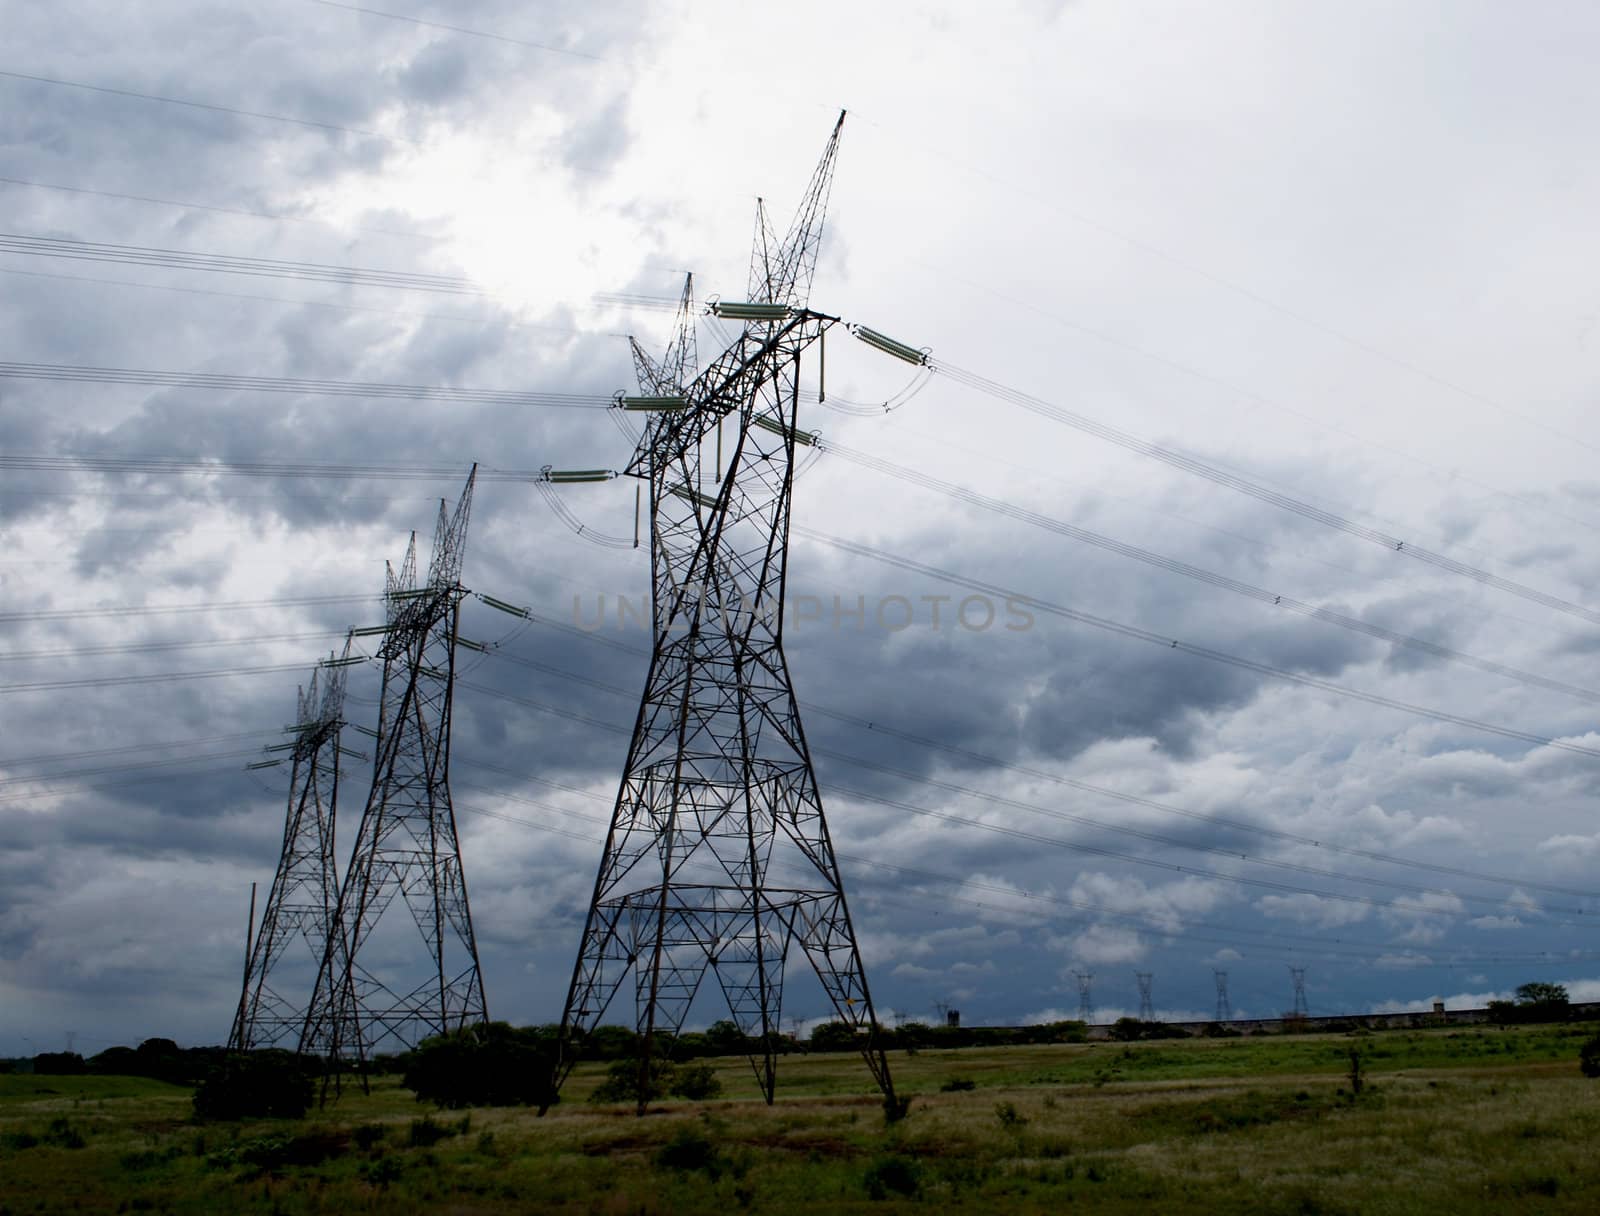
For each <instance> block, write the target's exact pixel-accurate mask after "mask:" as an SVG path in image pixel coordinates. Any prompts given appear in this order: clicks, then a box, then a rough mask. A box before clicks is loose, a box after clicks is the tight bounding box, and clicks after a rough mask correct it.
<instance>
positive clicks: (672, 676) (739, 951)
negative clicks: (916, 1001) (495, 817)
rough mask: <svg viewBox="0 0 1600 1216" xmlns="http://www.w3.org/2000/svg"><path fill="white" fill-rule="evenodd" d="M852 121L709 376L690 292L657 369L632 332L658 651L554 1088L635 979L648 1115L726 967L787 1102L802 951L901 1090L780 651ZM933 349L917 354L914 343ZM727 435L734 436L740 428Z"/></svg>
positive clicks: (886, 1079) (725, 981)
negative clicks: (803, 390) (837, 178)
mask: <svg viewBox="0 0 1600 1216" xmlns="http://www.w3.org/2000/svg"><path fill="white" fill-rule="evenodd" d="M843 122H844V116H843V115H842V114H841V115H840V118H839V123H838V124H836V125H835V126H834V129H833V133H832V135H831V136H830V137H829V140H828V144H827V147H826V149H825V150H824V152H823V155H822V160H821V162H820V163H819V164H818V166H817V168H816V171H815V173H814V174H813V175H812V179H811V184H810V187H809V189H808V190H807V192H806V195H805V198H804V200H803V201H802V203H801V205H800V208H799V210H798V212H797V213H796V215H795V218H794V221H793V222H792V224H791V225H790V227H789V231H788V234H787V236H786V237H785V238H784V239H783V240H782V241H781V242H779V241H778V239H777V237H776V236H775V234H774V233H773V231H772V229H771V227H770V224H769V222H768V218H767V213H766V209H765V206H764V204H760V203H758V205H757V213H756V239H755V247H754V250H753V253H752V256H751V266H750V285H749V294H748V298H747V299H746V300H744V301H741V302H737V303H730V302H726V301H723V302H719V303H716V304H713V305H712V308H711V311H712V312H713V313H714V314H715V315H716V316H717V317H719V318H721V319H723V320H727V321H735V322H739V323H741V324H742V326H743V328H742V331H741V333H740V334H739V336H738V337H737V338H736V339H735V340H734V342H733V344H732V345H731V346H729V347H728V349H727V350H725V351H724V352H723V353H722V354H721V355H719V356H718V357H717V358H716V359H715V360H714V361H713V362H712V363H711V365H710V366H709V367H708V368H706V369H705V370H704V371H703V372H701V373H699V374H698V375H695V366H694V359H695V350H694V341H693V333H692V331H693V326H694V309H693V297H692V292H693V283H692V280H691V281H690V282H688V283H686V284H685V288H684V295H683V301H682V305H681V307H680V310H679V318H678V329H677V334H676V336H675V337H674V339H673V342H672V344H671V345H670V346H669V348H668V350H667V354H666V356H665V358H663V359H662V360H661V361H660V362H656V361H655V360H652V359H651V358H650V357H649V356H648V355H646V354H645V353H644V351H643V350H642V349H641V348H640V347H639V346H638V345H637V344H635V345H634V347H633V350H634V360H635V368H636V371H637V373H638V379H639V390H640V393H641V396H639V397H634V398H627V397H624V398H621V399H620V400H619V403H618V404H619V407H620V408H622V409H624V410H629V411H634V412H637V413H639V414H641V415H642V416H643V417H644V419H645V428H644V435H643V438H642V439H641V440H640V442H639V446H638V449H637V451H636V452H635V453H634V457H633V460H632V462H631V463H630V464H629V466H628V467H627V469H626V472H627V474H629V475H631V476H634V477H637V478H639V479H640V480H641V481H642V482H643V483H645V484H647V485H648V486H649V489H650V495H649V535H650V559H651V573H652V592H653V599H654V610H655V620H654V628H655V634H654V648H653V651H652V654H651V658H650V667H649V673H648V675H647V677H646V681H645V691H644V696H643V698H642V700H641V703H640V706H639V715H638V719H637V723H636V725H635V728H634V732H633V740H632V743H631V744H630V745H629V748H628V756H627V760H626V763H625V765H624V769H623V776H622V782H621V786H620V789H619V791H618V794H617V800H616V808H615V811H614V813H613V816H612V821H611V828H610V832H609V834H608V836H607V840H606V845H605V851H604V854H603V856H602V858H601V862H600V868H599V872H598V874H597V875H596V878H595V886H594V894H593V896H592V898H591V901H590V905H589V912H588V917H587V922H586V924H585V926H584V931H583V939H582V943H581V945H580V947H579V950H578V958H577V962H576V965H575V967H574V969H573V976H572V983H571V986H570V988H569V990H568V994H567V1000H566V1004H565V1006H564V1008H563V1011H562V1017H561V1033H560V1041H559V1054H558V1060H557V1064H556V1068H555V1075H554V1078H553V1080H554V1087H559V1086H560V1084H561V1082H562V1081H563V1080H564V1079H565V1078H566V1076H567V1074H568V1073H569V1072H570V1071H571V1069H572V1066H573V1063H574V1062H575V1060H576V1057H577V1052H578V1050H579V1047H580V1044H581V1040H582V1038H583V1037H584V1036H585V1035H586V1034H587V1033H588V1032H590V1031H591V1030H593V1029H594V1028H595V1027H596V1026H597V1025H598V1024H599V1022H600V1019H601V1017H602V1016H603V1015H604V1013H605V1011H606V1009H607V1007H608V1006H609V1005H610V1003H611V1000H612V998H613V997H614V996H615V995H616V992H617V990H618V988H619V987H620V986H621V984H622V982H623V980H624V978H625V977H626V976H627V975H628V974H629V973H630V972H631V973H632V974H633V976H634V1007H635V1018H636V1022H635V1024H636V1026H637V1029H638V1033H639V1044H640V1052H639V1077H640V1085H639V1110H640V1112H641V1113H642V1112H643V1110H644V1106H645V1102H646V1099H647V1094H648V1084H649V1078H650V1075H651V1074H650V1069H651V1061H652V1058H653V1057H654V1056H656V1055H658V1054H660V1053H661V1052H662V1051H663V1040H665V1041H669V1042H670V1040H671V1038H672V1037H673V1036H675V1035H676V1034H677V1033H678V1031H679V1029H680V1027H681V1026H682V1024H683V1020H684V1018H685V1016H686V1015H687V1014H688V1011H689V1007H690V1004H691V1003H692V1001H693V1000H694V997H695V994H696V992H697V991H698V990H699V989H700V987H701V985H702V983H703V982H704V980H705V979H706V977H707V976H708V975H709V976H711V977H712V978H713V980H714V986H715V988H716V989H718V990H720V992H721V994H722V997H723V999H724V1001H725V1002H726V1003H727V1007H728V1011H729V1014H730V1015H731V1017H732V1020H733V1021H734V1022H735V1023H736V1024H737V1025H738V1027H739V1029H740V1031H741V1032H742V1033H743V1034H744V1035H746V1036H747V1039H748V1041H749V1042H750V1043H752V1044H754V1045H757V1047H756V1050H755V1051H754V1052H753V1053H752V1055H751V1065H752V1067H753V1068H754V1070H755V1075H756V1080H757V1083H758V1084H759V1085H760V1088H761V1092H762V1095H763V1096H764V1097H765V1098H766V1100H767V1102H768V1103H771V1102H772V1100H773V1092H774V1087H775V1085H776V1073H775V1068H776V1061H775V1051H774V1042H773V1040H774V1036H775V1033H776V1031H777V1029H778V1026H779V1020H780V1017H781V1014H782V995H783V982H784V962H785V959H786V957H787V955H788V952H789V948H790V946H791V944H795V945H798V946H799V947H800V952H801V953H802V954H803V955H804V956H805V957H806V959H807V960H808V961H809V962H810V963H811V965H812V967H813V968H814V969H815V971H816V973H817V976H818V978H819V979H820V980H821V982H822V986H823V989H824V990H825V992H826V993H827V995H828V999H829V1001H830V1002H831V1004H832V1005H833V1011H834V1015H835V1016H836V1017H837V1018H838V1019H839V1020H840V1021H842V1022H844V1023H845V1024H846V1025H848V1026H850V1027H851V1028H852V1029H853V1030H854V1031H855V1032H856V1041H857V1044H858V1045H859V1047H860V1050H861V1053H862V1055H863V1057H864V1058H865V1060H866V1063H867V1067H868V1068H869V1070H870V1071H871V1073H872V1076H873V1078H874V1080H875V1081H876V1082H877V1083H878V1085H879V1086H880V1088H881V1089H882V1090H883V1092H884V1095H885V1109H886V1110H891V1111H892V1110H894V1109H895V1102H894V1087H893V1083H892V1081H891V1079H890V1076H889V1064H888V1060H887V1058H886V1057H885V1055H884V1051H883V1047H882V1043H881V1041H880V1037H879V1027H878V1021H877V1017H876V1014H875V1012H874V1010H873V1005H872V997H871V994H870V992H869V991H868V988H867V978H866V972H865V970H864V969H863V967H862V964H861V954H860V950H859V948H858V946H857V940H856V934H855V929H854V927H853V925H852V923H851V920H850V913H849V909H848V907H847V906H846V903H845V895H844V885H843V882H842V879H841V877H840V873H839V865H838V860H837V858H836V857H835V855H834V851H833V843H832V840H831V838H830V837H829V834H828V828H827V824H826V822H825V821H824V818H823V810H822V798H821V795H820V793H819V791H818V788H817V780H816V774H815V772H814V771H813V768H812V763H811V753H810V749H809V747H808V745H807V743H806V736H805V731H804V729H803V728H802V726H801V723H800V715H799V710H798V706H797V704H796V698H795V693H794V688H793V686H792V683H791V680H790V677H789V670H788V663H787V661H786V659H785V658H784V653H783V610H784V588H785V573H786V568H787V562H788V543H789V512H790V498H791V491H792V487H793V479H794V469H795V449H796V447H801V448H804V447H809V446H812V445H813V444H814V443H815V437H814V436H813V435H811V434H809V433H808V432H805V431H802V430H801V429H800V427H799V425H798V409H799V402H800V382H801V359H802V356H803V354H804V353H805V352H806V351H807V349H808V348H809V347H810V346H811V345H812V344H813V343H815V342H817V341H819V339H821V337H822V335H823V334H824V332H826V330H827V329H828V328H830V327H831V326H833V325H834V324H836V323H837V321H838V318H836V317H831V316H827V315H825V314H823V313H818V312H813V311H812V310H811V309H810V308H808V307H807V303H808V299H809V295H810V290H811V280H812V277H813V275H814V273H815V270H816V261H817V253H818V249H819V247H820V242H821V239H822V229H823V217H824V215H825V213H826V210H827V202H828V194H829V190H830V187H831V184H832V180H833V169H834V163H835V159H836V156H837V153H838V146H839V134H840V128H841V127H842V125H843ZM913 353H914V352H913ZM724 431H726V432H727V434H726V436H725V435H724V433H723V432H724Z"/></svg>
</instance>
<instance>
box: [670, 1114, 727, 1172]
mask: <svg viewBox="0 0 1600 1216" xmlns="http://www.w3.org/2000/svg"><path fill="white" fill-rule="evenodd" d="M655 1160H656V1164H657V1165H658V1166H660V1167H661V1168H662V1169H665V1170H680V1171H682V1172H684V1173H688V1172H689V1171H691V1170H701V1171H703V1172H705V1173H706V1174H708V1175H709V1176H710V1177H711V1178H712V1179H713V1180H715V1179H716V1178H719V1177H721V1175H722V1171H723V1168H724V1165H725V1162H724V1161H723V1157H722V1154H721V1153H720V1152H718V1151H717V1146H716V1145H714V1144H712V1143H711V1141H710V1140H708V1139H706V1137H705V1136H703V1135H701V1134H700V1133H699V1132H697V1131H695V1130H693V1129H692V1128H687V1127H686V1128H683V1129H682V1130H681V1131H679V1132H678V1134H677V1135H675V1136H673V1137H672V1139H671V1140H668V1141H667V1142H666V1143H665V1144H663V1145H662V1146H661V1149H660V1151H658V1152H657V1153H656V1158H655Z"/></svg>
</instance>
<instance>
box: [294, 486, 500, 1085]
mask: <svg viewBox="0 0 1600 1216" xmlns="http://www.w3.org/2000/svg"><path fill="white" fill-rule="evenodd" d="M476 478H477V466H476V465H474V466H473V470H472V475H471V476H469V477H468V478H467V484H466V488H465V489H464V490H462V492H461V498H460V500H459V501H458V502H457V503H456V507H455V511H454V513H447V509H446V505H445V503H444V502H443V501H442V500H441V501H440V503H439V520H438V525H437V527H436V530H435V532H434V537H433V556H432V558H431V559H430V561H429V562H428V574H427V579H426V581H424V582H421V583H419V582H418V581H417V538H416V534H415V533H413V534H412V537H411V543H410V545H409V547H408V548H407V549H406V556H405V560H404V561H403V562H402V563H401V566H400V570H399V571H398V572H396V571H395V570H394V568H393V567H389V569H388V574H387V578H386V586H385V592H384V599H385V603H386V605H387V617H388V620H387V623H386V624H385V625H384V626H383V627H382V629H381V630H374V631H373V632H381V633H382V635H383V642H382V645H381V646H380V647H379V650H378V657H379V658H380V659H381V660H382V661H383V692H382V697H381V702H380V709H379V717H378V734H377V742H376V745H375V751H376V755H375V758H374V764H373V777H372V790H371V792H370V794H368V796H367V805H366V809H365V810H364V811H363V812H362V816H361V826H360V829H359V830H358V832H357V834H356V842H355V848H354V849H353V850H352V852H351V855H350V866H349V868H348V870H347V871H346V873H345V878H344V883H343V885H342V886H341V888H340V891H339V909H338V918H337V924H338V925H339V927H340V928H341V930H342V932H341V933H337V934H334V935H332V936H330V938H329V944H328V950H327V952H326V954H325V956H324V959H323V965H322V969H321V972H320V974H319V975H318V978H317V987H316V993H315V996H314V998H313V1001H312V1007H311V1012H310V1014H309V1015H308V1016H307V1019H306V1026H305V1033H304V1035H303V1038H302V1042H303V1043H304V1044H305V1047H306V1049H307V1050H311V1049H317V1050H323V1051H325V1052H326V1053H327V1055H328V1056H329V1058H330V1060H331V1061H332V1062H333V1063H334V1064H335V1066H337V1065H338V1064H340V1063H350V1062H353V1063H356V1064H358V1065H360V1064H364V1063H365V1061H366V1060H367V1059H368V1058H369V1057H370V1056H371V1055H372V1053H373V1052H374V1051H376V1050H377V1049H379V1048H380V1047H387V1048H390V1049H395V1050H398V1049H404V1048H408V1047H411V1046H414V1045H415V1044H416V1043H417V1042H418V1041H420V1040H421V1039H424V1038H426V1037H428V1036H429V1035H435V1034H440V1033H443V1032H444V1031H447V1030H455V1029H459V1028H460V1027H462V1026H464V1025H466V1024H468V1023H471V1022H481V1021H485V1020H486V1019H487V1013H486V1012H485V1009H484V996H483V976H482V973H481V971H480V969H479V967H478V946H477V940H476V938H475V937H474V935H473V931H472V914H471V911H470V909H469V907H468V904H467V884H466V876H465V874H464V873H463V870H462V865H461V845H460V842H459V840H458V838H457V835H456V821H455V811H454V809H453V808H452V806H451V804H450V721H451V698H452V693H453V691H454V686H455V656H456V626H457V623H458V620H459V618H460V615H461V600H462V598H463V597H464V596H465V595H466V591H465V589H464V588H463V587H462V586H461V582H460V576H461V562H462V557H463V555H464V550H465V547H466V537H467V518H468V515H469V513H470V512H471V507H472V487H473V482H474V481H475V480H476ZM356 632H357V633H358V634H359V633H362V632H366V631H363V630H357V631H356ZM396 896H398V897H399V900H400V903H401V904H402V905H403V906H404V908H405V910H406V912H408V913H409V916H408V917H403V918H400V917H391V918H389V920H388V922H386V923H383V924H381V925H380V922H381V921H382V920H383V915H384V913H385V912H386V911H388V910H389V908H390V907H391V906H392V905H393V904H394V902H395V898H396ZM407 920H409V921H410V922H411V925H410V926H407V924H406V923H405V922H406V921H407ZM380 930H381V932H380ZM413 931H415V932H418V933H420V934H421V937H422V946H423V950H422V952H421V953H420V955H419V952H418V951H417V949H416V947H415V945H414V944H412V945H409V946H408V945H406V941H407V939H411V940H412V942H413V943H414V940H415V939H414V938H411V934H412V932H413ZM369 947H371V948H369Z"/></svg>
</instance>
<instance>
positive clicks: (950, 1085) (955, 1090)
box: [939, 1077, 978, 1094]
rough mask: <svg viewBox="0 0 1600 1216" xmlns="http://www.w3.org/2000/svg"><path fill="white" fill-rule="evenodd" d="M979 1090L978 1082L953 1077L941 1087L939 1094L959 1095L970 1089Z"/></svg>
mask: <svg viewBox="0 0 1600 1216" xmlns="http://www.w3.org/2000/svg"><path fill="white" fill-rule="evenodd" d="M977 1088H978V1083H977V1082H976V1081H972V1080H969V1079H967V1078H966V1077H951V1078H950V1079H949V1080H948V1081H946V1082H945V1083H944V1084H943V1085H941V1086H939V1092H940V1093H942V1094H959V1093H965V1092H966V1091H967V1090H969V1089H977Z"/></svg>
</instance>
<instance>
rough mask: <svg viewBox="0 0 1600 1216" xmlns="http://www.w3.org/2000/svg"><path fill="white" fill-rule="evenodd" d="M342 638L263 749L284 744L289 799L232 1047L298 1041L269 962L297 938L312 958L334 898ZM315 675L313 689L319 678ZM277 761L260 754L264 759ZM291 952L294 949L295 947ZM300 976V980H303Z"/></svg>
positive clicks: (295, 1007) (296, 1022)
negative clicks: (285, 733)
mask: <svg viewBox="0 0 1600 1216" xmlns="http://www.w3.org/2000/svg"><path fill="white" fill-rule="evenodd" d="M359 661H360V660H359V659H357V660H352V659H351V658H350V642H349V640H348V639H346V641H345V644H344V655H343V657H342V658H338V659H336V658H334V657H333V656H332V655H329V656H328V661H327V662H326V663H325V664H320V665H319V666H318V667H317V668H316V669H315V670H313V671H312V673H311V680H310V682H309V683H307V684H306V685H304V686H303V687H301V688H300V689H299V695H298V697H297V698H296V708H297V709H298V711H299V712H298V714H297V715H296V718H295V725H294V726H293V727H292V728H291V729H292V730H293V731H294V739H293V741H292V742H289V743H282V744H278V745H277V746H276V747H274V748H272V749H270V750H274V751H280V750H281V751H287V752H289V757H288V758H289V763H290V769H289V806H288V811H287V813H286V814H285V816H284V825H283V849H282V851H281V852H280V853H279V855H278V869H277V872H276V873H275V874H274V875H273V877H272V887H271V889H270V890H269V891H268V893H267V903H266V907H265V908H264V909H263V910H262V913H261V927H260V928H259V929H258V930H257V931H256V935H255V940H254V941H253V942H252V943H251V945H250V956H249V962H248V963H247V964H246V966H245V973H244V988H243V990H242V991H241V992H240V994H239V1008H238V1010H237V1011H236V1012H235V1014H234V1017H233V1030H232V1032H231V1033H230V1034H229V1035H228V1046H229V1047H231V1048H232V1049H233V1050H235V1051H248V1050H249V1049H251V1048H252V1047H276V1046H278V1044H279V1043H281V1042H283V1041H284V1040H285V1039H287V1038H289V1037H290V1036H294V1041H295V1042H297V1043H298V1041H299V1035H300V1032H301V1029H302V1026H303V1024H304V1022H305V1015H306V1010H305V1007H304V1006H302V1005H300V1004H299V1003H298V1002H296V1001H294V1000H292V999H290V998H289V997H286V996H284V995H283V994H282V993H281V992H279V991H278V990H277V989H276V988H274V987H273V986H272V984H271V983H270V982H269V979H270V977H271V975H272V971H273V969H274V968H275V967H276V966H278V965H279V964H280V963H282V962H283V961H284V953H285V951H286V950H293V943H294V941H295V939H297V938H298V939H299V940H300V941H302V942H303V943H304V944H305V946H306V948H307V950H308V952H309V958H306V959H305V961H306V962H307V963H308V964H310V965H312V966H315V965H318V964H320V963H321V962H322V959H323V956H324V954H325V953H326V952H327V945H328V927H329V925H330V924H332V923H333V921H334V914H335V908H336V906H337V904H338V901H339V878H338V874H337V871H336V868H335V864H334V855H333V848H334V822H335V819H336V818H337V815H338V802H339V731H340V728H341V727H343V726H344V718H343V714H344V680H345V673H344V669H345V668H346V667H348V666H349V665H350V664H351V663H352V662H359ZM319 680H320V682H321V690H320V695H319V690H318V683H319ZM275 763H278V762H276V761H263V762H262V764H261V765H259V766H253V767H269V766H271V765H273V764H275ZM294 953H299V952H298V951H294ZM303 978H304V977H302V982H303Z"/></svg>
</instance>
